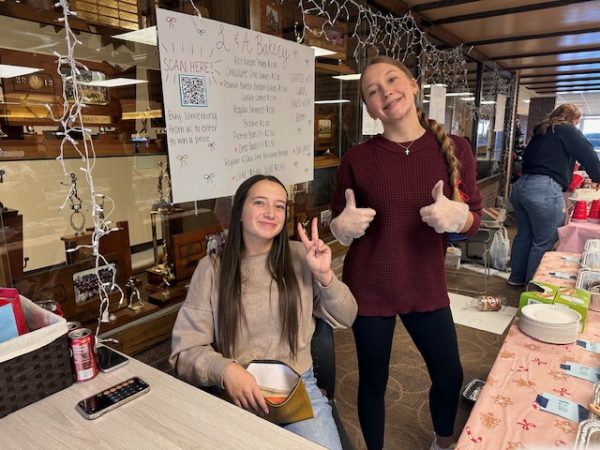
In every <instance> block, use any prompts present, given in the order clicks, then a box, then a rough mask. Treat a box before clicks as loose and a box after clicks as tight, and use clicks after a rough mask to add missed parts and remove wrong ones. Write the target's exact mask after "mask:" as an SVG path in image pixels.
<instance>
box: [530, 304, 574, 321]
mask: <svg viewBox="0 0 600 450" xmlns="http://www.w3.org/2000/svg"><path fill="white" fill-rule="evenodd" d="M521 314H523V315H524V316H525V317H527V318H528V319H531V320H533V321H535V322H539V323H541V324H548V325H556V324H565V325H566V324H572V323H579V321H580V320H581V314H579V313H578V312H577V311H574V310H572V309H570V308H568V307H566V306H562V305H556V304H553V305H547V304H543V303H538V304H532V305H527V306H524V307H523V309H521Z"/></svg>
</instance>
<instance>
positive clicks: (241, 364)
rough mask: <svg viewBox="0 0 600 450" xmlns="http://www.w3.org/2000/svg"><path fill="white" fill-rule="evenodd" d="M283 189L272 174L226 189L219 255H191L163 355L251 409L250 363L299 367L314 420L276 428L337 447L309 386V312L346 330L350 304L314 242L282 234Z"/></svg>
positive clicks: (189, 376) (323, 401)
mask: <svg viewBox="0 0 600 450" xmlns="http://www.w3.org/2000/svg"><path fill="white" fill-rule="evenodd" d="M287 201H288V195H287V191H286V189H285V187H284V186H283V184H281V182H280V181H279V180H278V179H277V178H275V177H272V176H267V175H255V176H253V177H250V178H248V179H247V180H246V181H244V182H243V183H242V184H241V185H240V187H239V188H238V189H237V192H236V193H235V196H234V200H233V206H232V211H231V221H230V224H229V234H228V237H227V241H226V243H225V248H224V250H223V252H222V253H221V254H220V255H219V256H217V255H212V256H206V257H204V258H203V259H201V260H200V262H199V263H198V267H197V268H196V271H195V272H194V275H193V277H192V280H191V282H190V286H189V290H188V294H187V297H186V300H185V302H184V304H183V306H182V307H181V309H180V310H179V313H178V315H177V320H176V321H175V326H174V328H173V337H172V353H171V357H170V359H169V361H170V363H171V365H172V366H173V367H174V369H175V372H176V374H177V375H178V376H179V377H180V378H182V379H183V380H184V381H187V382H189V383H191V384H194V385H196V386H219V387H222V388H224V389H225V391H226V392H227V394H228V396H229V397H230V398H231V399H232V401H233V403H234V404H236V405H237V406H239V407H241V408H244V409H246V410H248V411H251V412H253V413H255V414H258V415H264V414H266V413H268V407H267V404H266V403H265V400H264V397H263V395H262V393H261V391H260V389H259V386H258V384H257V383H256V380H255V379H254V377H253V376H252V375H251V374H250V373H249V372H248V371H247V370H246V369H245V367H246V366H247V365H248V363H250V362H251V361H252V360H277V361H282V362H284V363H286V364H287V365H289V366H290V367H292V368H293V369H294V370H295V371H296V372H298V373H300V374H302V379H303V381H304V384H305V386H306V390H307V392H308V394H309V397H310V401H311V404H312V408H313V413H314V418H313V419H307V420H303V421H300V422H295V423H292V424H287V425H284V428H286V429H288V430H290V431H292V432H294V433H296V434H299V435H301V436H304V437H306V438H307V439H309V440H311V441H314V442H316V443H318V444H320V445H323V446H325V447H327V448H330V449H341V444H340V438H339V435H338V431H337V428H336V425H335V422H334V419H333V416H332V412H331V407H330V406H329V403H328V401H327V398H326V397H325V396H324V395H323V394H322V393H321V391H320V390H319V388H318V387H317V385H316V380H315V376H314V374H313V370H312V357H311V353H310V350H311V349H310V346H311V338H312V335H313V332H314V330H315V319H314V318H315V317H321V318H323V319H324V320H326V321H327V322H328V323H329V324H330V325H331V326H332V327H334V328H347V327H349V326H350V325H352V322H353V321H354V318H355V316H356V310H357V306H356V301H355V299H354V297H353V296H352V294H351V293H350V290H349V289H348V287H347V286H346V285H345V284H343V283H342V282H341V281H339V280H338V279H337V278H336V277H335V275H334V273H333V271H332V269H331V249H330V248H329V247H328V246H327V245H326V244H324V243H323V241H322V240H320V239H319V235H318V226H317V221H316V218H315V219H313V221H312V237H311V239H309V238H308V237H307V235H306V233H305V232H304V230H303V229H302V227H301V226H300V224H298V234H299V236H300V239H301V241H302V242H290V241H288V234H287V227H286V223H287Z"/></svg>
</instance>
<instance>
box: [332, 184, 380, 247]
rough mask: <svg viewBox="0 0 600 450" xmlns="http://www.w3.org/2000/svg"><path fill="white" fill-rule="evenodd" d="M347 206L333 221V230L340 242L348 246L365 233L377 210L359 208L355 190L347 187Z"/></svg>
mask: <svg viewBox="0 0 600 450" xmlns="http://www.w3.org/2000/svg"><path fill="white" fill-rule="evenodd" d="M344 195H345V196H346V207H345V208H344V210H343V211H342V212H341V214H340V215H339V216H337V217H336V218H335V219H333V220H332V221H331V225H330V228H331V232H332V233H333V235H334V236H335V237H336V239H337V240H338V241H339V242H340V244H342V245H345V246H348V245H350V244H351V243H352V241H353V240H354V239H356V238H359V237H361V236H363V235H364V234H365V231H366V230H367V228H368V227H369V225H370V223H371V221H372V220H373V218H374V217H375V210H374V209H372V208H357V207H356V199H355V197H354V191H353V190H352V189H346V192H345V193H344Z"/></svg>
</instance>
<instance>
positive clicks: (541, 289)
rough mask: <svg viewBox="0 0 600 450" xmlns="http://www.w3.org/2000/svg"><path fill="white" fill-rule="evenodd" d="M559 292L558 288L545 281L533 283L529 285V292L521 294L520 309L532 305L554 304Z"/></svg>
mask: <svg viewBox="0 0 600 450" xmlns="http://www.w3.org/2000/svg"><path fill="white" fill-rule="evenodd" d="M557 292H558V286H555V285H553V284H550V283H546V282H545V281H532V282H531V283H529V284H528V285H527V290H526V291H525V292H522V293H521V297H520V298H519V309H521V308H522V307H523V306H526V305H529V304H531V303H547V304H550V305H551V304H552V303H554V297H556V293H557Z"/></svg>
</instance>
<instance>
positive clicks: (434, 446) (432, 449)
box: [429, 436, 456, 450]
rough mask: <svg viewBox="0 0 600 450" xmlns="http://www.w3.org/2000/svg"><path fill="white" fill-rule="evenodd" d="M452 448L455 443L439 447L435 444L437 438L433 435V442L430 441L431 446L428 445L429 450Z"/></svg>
mask: <svg viewBox="0 0 600 450" xmlns="http://www.w3.org/2000/svg"><path fill="white" fill-rule="evenodd" d="M454 448H456V444H452V445H451V446H450V447H447V448H443V447H440V446H439V445H438V444H437V439H436V438H435V436H434V437H433V442H432V443H431V447H429V450H453V449H454Z"/></svg>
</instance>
